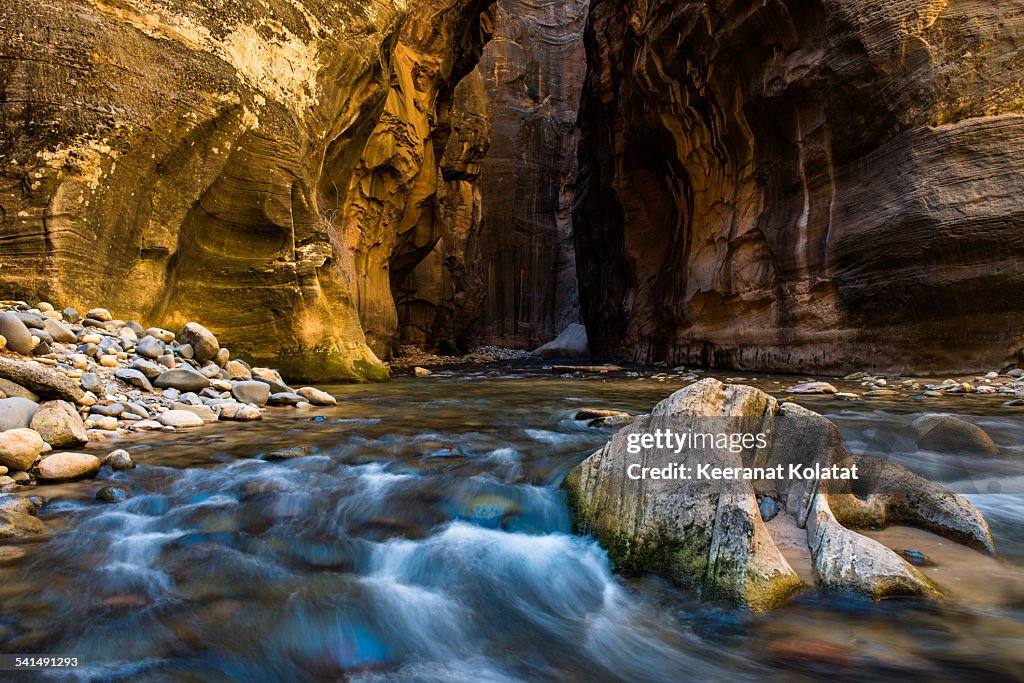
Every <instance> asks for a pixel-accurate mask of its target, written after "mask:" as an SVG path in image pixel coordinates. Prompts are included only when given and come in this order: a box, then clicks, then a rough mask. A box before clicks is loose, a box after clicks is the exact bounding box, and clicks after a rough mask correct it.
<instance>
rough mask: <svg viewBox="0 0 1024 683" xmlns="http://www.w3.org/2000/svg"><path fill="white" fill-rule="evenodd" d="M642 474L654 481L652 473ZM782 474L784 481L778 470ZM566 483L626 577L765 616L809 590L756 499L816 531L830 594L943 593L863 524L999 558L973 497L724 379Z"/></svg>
mask: <svg viewBox="0 0 1024 683" xmlns="http://www.w3.org/2000/svg"><path fill="white" fill-rule="evenodd" d="M659 430H661V432H663V433H664V432H666V431H671V432H673V433H674V434H676V435H684V434H715V435H719V434H726V435H733V434H738V435H750V437H751V440H749V441H745V442H743V443H739V444H732V443H730V442H728V441H726V442H722V441H716V440H715V439H712V440H711V441H709V442H705V443H703V444H696V445H695V444H686V445H685V447H682V448H680V449H679V452H678V453H677V452H676V450H675V446H674V445H673V446H672V447H668V448H666V447H659V444H657V443H656V442H652V441H650V440H649V439H651V438H653V437H650V436H648V437H645V435H654V434H657V433H659ZM757 435H764V443H757V440H756V436H757ZM728 438H733V437H728V436H727V439H728ZM855 465H856V466H858V468H859V469H858V472H859V473H860V474H859V476H860V478H859V479H857V480H853V479H851V480H843V479H836V478H832V479H822V478H810V479H803V478H800V477H794V476H792V474H791V470H790V467H791V466H793V467H796V468H797V469H798V470H799V471H801V472H802V471H803V470H804V469H805V468H808V467H809V468H813V469H814V470H815V471H816V472H820V471H822V470H826V469H827V470H829V471H833V470H832V468H837V469H836V470H835V471H840V470H841V471H845V472H847V473H850V472H852V471H853V470H852V468H853V466H855ZM676 466H682V467H685V468H689V469H688V470H682V472H688V473H689V477H688V478H682V477H678V476H676V475H673V474H672V472H673V471H674V472H676V473H677V474H678V472H680V470H678V469H676V470H669V469H667V468H672V467H676ZM701 466H705V469H704V470H703V473H704V474H703V476H702V475H701V474H700V469H699V468H700V467H701ZM755 466H756V467H762V468H765V469H764V470H762V471H761V472H760V473H757V472H755V473H753V474H754V477H756V478H754V477H745V478H744V477H739V478H736V477H733V478H728V477H727V478H718V479H715V478H712V477H713V476H714V471H713V468H744V467H747V468H752V467H755ZM643 468H652V470H655V471H656V473H655V474H651V475H650V476H648V477H647V478H642V477H641V476H639V475H641V474H642V471H643ZM776 468H778V471H779V472H783V473H784V475H785V476H783V477H781V478H776V477H771V476H770V475H768V474H767V471H768V470H769V469H771V470H775V469H776ZM737 471H739V470H737ZM665 474H668V475H670V477H669V478H665V477H664V475H665ZM631 475H636V478H634V477H633V476H631ZM654 477H659V478H654ZM672 477H676V478H672ZM565 485H566V487H567V488H568V490H569V493H570V498H571V501H572V504H573V509H574V516H575V520H576V526H577V529H578V530H579V531H581V532H585V533H591V534H593V535H594V536H595V537H596V538H597V539H598V540H599V541H600V542H601V543H602V544H603V545H605V546H606V547H607V548H608V551H609V554H610V555H611V557H612V559H613V560H614V561H615V562H616V564H617V567H618V568H619V569H620V570H623V571H627V572H644V571H655V572H659V573H661V574H663V575H665V576H668V577H669V578H671V579H673V580H675V581H679V582H682V583H685V584H689V585H694V586H698V587H701V588H703V589H704V590H706V591H708V592H710V593H713V594H717V595H720V596H723V597H725V598H728V599H730V600H733V601H735V602H737V603H739V604H742V605H745V606H747V607H749V608H751V609H753V610H764V609H769V608H772V607H774V606H776V605H778V604H780V603H781V602H782V601H784V600H785V599H786V598H788V597H789V596H790V595H791V594H792V593H793V592H794V591H796V590H797V589H798V588H799V587H800V586H801V583H802V582H801V581H800V579H799V578H798V574H797V572H796V571H795V570H794V568H793V567H792V566H791V565H790V563H789V561H788V560H787V559H786V557H784V555H783V553H782V552H781V551H780V549H779V545H778V544H777V543H776V540H775V538H774V537H773V534H772V532H771V531H770V530H769V527H768V526H767V525H766V524H765V523H764V522H763V520H762V519H761V515H760V512H759V509H758V503H757V497H758V495H766V494H773V495H777V496H778V499H779V502H780V505H781V507H782V511H781V512H780V515H788V516H789V517H790V518H791V519H792V522H793V523H795V524H796V526H797V527H799V528H801V529H804V530H805V531H806V542H807V546H808V549H809V551H810V555H811V557H812V565H813V567H812V568H813V572H814V574H815V575H816V577H817V580H818V581H820V582H821V584H822V585H823V586H825V587H827V588H835V589H849V590H854V591H857V592H861V593H865V594H867V595H871V596H874V597H878V598H881V597H886V596H891V595H925V596H936V595H939V589H938V588H937V587H936V586H935V585H934V584H933V583H932V582H931V581H930V580H929V579H927V578H926V577H925V576H924V575H923V574H921V573H920V572H918V571H917V570H916V569H914V567H912V566H911V565H909V564H908V563H907V562H905V561H904V560H903V559H902V558H900V557H899V556H898V555H897V554H895V553H894V552H892V551H891V550H889V549H888V548H886V547H885V546H883V545H881V544H879V543H878V542H876V541H874V540H872V539H870V538H868V537H866V536H863V535H861V534H859V533H857V532H856V531H854V530H853V529H856V528H869V527H878V526H882V527H884V526H886V525H888V524H904V525H910V526H917V527H921V528H925V529H928V530H930V531H933V532H936V533H939V534H942V535H945V536H947V537H948V538H951V539H953V540H956V541H958V542H961V543H965V544H967V545H970V546H972V547H974V548H977V549H979V550H982V551H985V552H994V549H993V544H992V537H991V534H990V533H989V529H988V526H987V524H986V523H985V520H984V519H983V518H982V516H981V514H980V513H978V512H977V510H975V509H974V508H973V507H972V506H971V505H970V503H968V502H967V501H966V500H965V499H963V498H962V497H960V496H957V495H955V494H953V493H950V492H949V491H946V490H945V489H943V488H942V487H941V486H937V485H935V484H932V483H931V482H928V481H927V480H924V479H922V478H921V477H918V476H917V475H915V474H913V473H911V472H910V471H908V470H906V469H905V468H902V467H900V466H899V465H896V464H895V463H890V462H888V461H885V462H884V465H880V464H879V463H877V462H876V461H873V460H871V459H865V458H861V459H855V458H852V457H851V456H850V455H849V454H848V453H847V451H846V448H845V446H844V445H843V442H842V439H841V437H840V435H839V432H838V429H837V428H836V427H835V425H833V424H832V423H831V422H830V421H829V420H827V419H826V418H824V417H822V416H820V415H818V414H817V413H814V412H812V411H809V410H807V409H805V408H802V407H801V406H798V405H795V404H780V403H779V402H778V401H776V400H775V399H774V398H773V397H771V396H769V395H768V394H766V393H764V392H762V391H760V390H758V389H755V388H753V387H747V386H742V385H730V386H726V385H724V384H722V383H721V382H718V381H717V380H714V379H706V380H703V381H701V382H698V383H696V384H694V385H692V386H690V387H687V388H686V389H683V390H681V391H679V392H676V393H675V394H673V395H672V396H670V397H669V398H668V399H666V400H664V401H662V402H661V403H659V404H658V405H657V406H656V407H655V409H654V410H653V411H652V413H651V414H650V415H649V416H644V417H641V418H639V419H637V420H636V421H635V422H634V423H633V424H631V425H630V426H628V427H625V428H624V429H622V430H621V431H619V432H618V433H617V434H616V435H615V436H613V437H612V439H611V441H609V443H608V444H607V445H606V446H605V447H604V448H602V449H601V450H600V451H598V452H597V453H594V454H593V455H591V456H590V457H589V458H587V459H586V460H585V461H584V462H582V463H581V464H580V465H579V466H578V467H576V468H575V469H574V470H573V471H572V472H571V473H570V474H569V476H568V478H567V479H566V484H565ZM854 487H856V488H854Z"/></svg>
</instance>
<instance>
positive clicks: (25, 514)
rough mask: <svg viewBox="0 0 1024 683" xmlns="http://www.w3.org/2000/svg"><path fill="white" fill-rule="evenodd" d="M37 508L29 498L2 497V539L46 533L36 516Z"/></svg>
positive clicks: (11, 495)
mask: <svg viewBox="0 0 1024 683" xmlns="http://www.w3.org/2000/svg"><path fill="white" fill-rule="evenodd" d="M35 514H36V506H35V505H34V504H33V503H32V502H31V501H29V500H28V499H27V498H22V497H21V496H16V495H13V494H5V495H0V538H26V537H29V536H38V535H39V534H43V533H46V525H45V524H43V522H42V520H40V519H38V518H37V517H36V516H35Z"/></svg>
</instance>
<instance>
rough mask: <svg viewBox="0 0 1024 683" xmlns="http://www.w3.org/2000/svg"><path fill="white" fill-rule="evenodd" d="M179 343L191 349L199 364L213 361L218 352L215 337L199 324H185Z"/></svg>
mask: <svg viewBox="0 0 1024 683" xmlns="http://www.w3.org/2000/svg"><path fill="white" fill-rule="evenodd" d="M181 341H182V342H184V343H185V344H188V345H190V346H191V347H192V352H193V354H194V357H195V359H196V360H197V361H199V362H200V363H205V362H207V361H210V360H213V359H214V358H215V357H216V356H217V352H218V351H220V342H218V341H217V337H215V336H214V334H213V332H210V331H209V330H208V329H206V328H205V327H203V326H202V325H200V324H199V323H187V324H186V325H185V327H183V328H182V330H181Z"/></svg>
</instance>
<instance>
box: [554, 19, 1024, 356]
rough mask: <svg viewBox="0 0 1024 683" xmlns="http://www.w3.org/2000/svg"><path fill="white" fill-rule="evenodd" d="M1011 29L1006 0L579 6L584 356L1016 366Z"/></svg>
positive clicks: (1022, 28) (1020, 279)
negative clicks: (583, 28)
mask: <svg viewBox="0 0 1024 683" xmlns="http://www.w3.org/2000/svg"><path fill="white" fill-rule="evenodd" d="M1022 36H1024V18H1022V17H1021V15H1020V14H1019V12H1018V11H1017V9H1016V8H1015V7H1014V6H1013V5H1012V4H1006V3H976V2H971V3H913V2H911V3H907V2H886V3H865V2H862V1H861V0H813V1H810V2H804V1H801V2H794V1H792V0H780V1H776V2H764V3H742V2H733V1H731V0H712V1H709V2H675V1H670V0H652V1H651V2H643V3H629V2H621V1H618V0H594V1H593V2H592V4H591V11H590V19H589V25H588V29H587V33H586V44H587V60H588V69H589V73H588V76H587V83H586V87H585V89H584V95H583V100H582V105H581V113H580V118H579V121H580V127H581V130H582V140H581V144H580V176H579V179H578V188H579V193H578V195H577V203H576V212H575V218H574V223H575V235H576V253H577V269H578V272H579V278H580V296H581V309H582V316H583V319H584V322H586V324H587V326H588V331H589V332H590V335H591V339H590V342H591V351H592V352H593V353H594V354H595V357H596V358H602V359H612V360H621V359H630V360H638V361H647V362H650V361H658V360H664V361H667V362H669V363H670V364H673V365H680V364H686V363H699V364H703V365H712V366H717V367H729V368H737V369H751V370H770V371H787V372H801V373H817V374H823V373H831V372H834V371H835V372H843V373H845V372H847V371H849V369H850V368H859V367H865V368H874V369H876V370H879V371H889V372H893V373H902V374H909V373H911V372H926V371H932V372H944V373H945V372H948V373H956V372H976V371H978V370H979V369H982V368H987V369H992V368H999V367H1002V366H1003V365H1006V364H1007V363H1009V362H1015V361H1016V360H1017V354H1018V351H1019V350H1020V349H1021V347H1022V345H1024V344H1022V340H1024V315H1022V308H1021V302H1020V297H1019V295H1018V293H1019V292H1020V291H1021V290H1022V289H1024V267H1022V264H1024V230H1022V229H1021V226H1022V225H1024V208H1022V205H1021V202H1020V201H1019V197H1020V196H1022V195H1024V154H1022V153H1021V150H1022V149H1024V145H1022V141H1024V116H1022V114H1024V107H1022V102H1024V99H1022V97H1021V94H1022V92H1024V91H1022V86H1021V82H1020V68H1019V63H1020V48H1019V45H1020V42H1021V38H1022ZM623 302H628V305H625V306H624V305H623Z"/></svg>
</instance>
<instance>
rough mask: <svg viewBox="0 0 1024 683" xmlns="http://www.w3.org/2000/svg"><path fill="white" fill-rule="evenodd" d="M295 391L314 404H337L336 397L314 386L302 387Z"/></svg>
mask: <svg viewBox="0 0 1024 683" xmlns="http://www.w3.org/2000/svg"><path fill="white" fill-rule="evenodd" d="M295 393H296V394H298V395H299V396H301V397H302V398H304V399H306V400H307V401H309V402H310V403H312V404H313V405H315V406H333V405H337V404H338V399H336V398H334V397H333V396H331V395H330V394H328V393H327V392H326V391H321V390H320V389H317V388H315V387H302V388H301V389H299V390H298V391H296V392H295Z"/></svg>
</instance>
